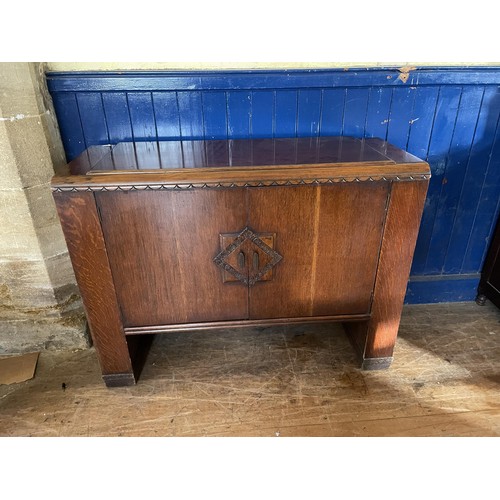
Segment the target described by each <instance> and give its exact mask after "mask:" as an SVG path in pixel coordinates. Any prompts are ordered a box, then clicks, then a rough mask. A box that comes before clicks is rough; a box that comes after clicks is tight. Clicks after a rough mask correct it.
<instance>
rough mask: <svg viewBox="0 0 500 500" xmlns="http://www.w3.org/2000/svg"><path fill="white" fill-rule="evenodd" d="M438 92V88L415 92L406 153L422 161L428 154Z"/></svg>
mask: <svg viewBox="0 0 500 500" xmlns="http://www.w3.org/2000/svg"><path fill="white" fill-rule="evenodd" d="M438 92H439V88H438V87H421V88H417V89H416V90H415V98H414V101H413V111H412V114H411V119H410V135H409V138H408V147H407V151H408V152H410V153H411V154H414V155H415V156H418V157H419V158H422V159H424V160H425V159H426V158H427V156H428V154H429V145H430V139H431V132H432V128H433V126H434V118H435V116H436V106H437V98H438Z"/></svg>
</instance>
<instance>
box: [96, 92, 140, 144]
mask: <svg viewBox="0 0 500 500" xmlns="http://www.w3.org/2000/svg"><path fill="white" fill-rule="evenodd" d="M102 102H103V105H104V114H105V116H106V124H107V128H108V135H109V141H110V143H111V144H116V143H118V142H122V141H131V140H132V137H133V135H132V125H131V124H130V113H129V106H128V102H127V95H126V94H125V92H104V93H103V94H102Z"/></svg>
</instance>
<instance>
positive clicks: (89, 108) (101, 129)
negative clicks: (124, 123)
mask: <svg viewBox="0 0 500 500" xmlns="http://www.w3.org/2000/svg"><path fill="white" fill-rule="evenodd" d="M76 100H77V102H78V109H79V110H80V120H81V123H82V129H83V134H84V136H85V142H86V144H88V145H90V144H92V145H98V144H109V137H108V129H107V128H106V117H105V115H104V108H103V105H102V98H101V94H100V93H99V92H81V93H79V94H77V96H76Z"/></svg>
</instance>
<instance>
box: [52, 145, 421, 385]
mask: <svg viewBox="0 0 500 500" xmlns="http://www.w3.org/2000/svg"><path fill="white" fill-rule="evenodd" d="M429 177H430V173H429V167H428V165H427V164H426V163H425V162H423V161H421V160H419V159H418V158H415V157H414V156H412V155H409V154H408V153H405V152H404V151H401V150H398V149H396V148H395V147H393V146H391V145H390V144H387V143H385V142H383V141H381V140H378V139H368V140H358V139H353V138H331V137H326V138H314V139H259V140H230V141H182V142H181V141H169V142H159V143H158V142H157V143H121V144H119V145H117V146H101V147H93V148H90V149H89V150H87V151H86V152H85V153H83V154H82V155H81V156H80V157H79V158H77V159H76V160H74V161H73V162H72V163H70V164H69V165H68V169H67V172H66V173H65V174H62V175H59V176H56V177H55V178H54V179H53V194H54V199H55V201H56V204H57V208H58V212H59V216H60V219H61V223H62V227H63V230H64V233H65V237H66V240H67V243H68V248H69V251H70V255H71V258H72V262H73V266H74V269H75V273H76V276H77V280H78V283H79V286H80V291H81V293H82V298H83V301H84V305H85V308H86V312H87V317H88V321H89V325H90V330H91V333H92V337H93V340H94V343H95V346H96V351H97V353H98V356H99V359H100V363H101V367H102V372H103V378H104V380H105V382H106V384H107V385H108V386H113V385H126V384H131V383H135V380H136V378H137V373H135V374H134V355H135V345H136V344H138V342H137V341H138V340H140V339H141V338H146V336H145V335H144V334H150V333H163V332H169V331H183V330H186V331H189V330H194V329H210V328H218V327H237V326H245V325H264V324H266V325H272V324H286V323H296V322H315V321H342V322H344V325H345V329H346V331H347V333H348V335H349V337H350V338H351V340H352V343H353V345H354V347H355V348H356V349H357V351H358V353H359V355H360V358H361V360H362V367H363V368H366V369H376V368H385V367H388V366H389V365H390V362H391V360H392V351H393V347H394V342H395V340H396V335H397V330H398V327H399V319H400V314H401V309H402V305H403V299H404V294H405V290H406V283H407V279H408V274H409V270H410V265H411V259H412V255H413V250H414V246H415V240H416V236H417V232H418V227H419V222H420V217H421V214H422V209H423V203H424V199H425V194H426V190H427V184H428V179H429ZM134 341H135V342H134Z"/></svg>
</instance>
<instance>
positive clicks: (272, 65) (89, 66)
mask: <svg viewBox="0 0 500 500" xmlns="http://www.w3.org/2000/svg"><path fill="white" fill-rule="evenodd" d="M45 64H46V70H47V71H116V70H175V69H178V70H204V69H205V70H208V69H280V68H283V69H293V68H366V67H391V66H392V67H398V68H399V67H403V66H405V67H406V66H500V62H496V63H494V62H348V63H346V62H47V63H45Z"/></svg>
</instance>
